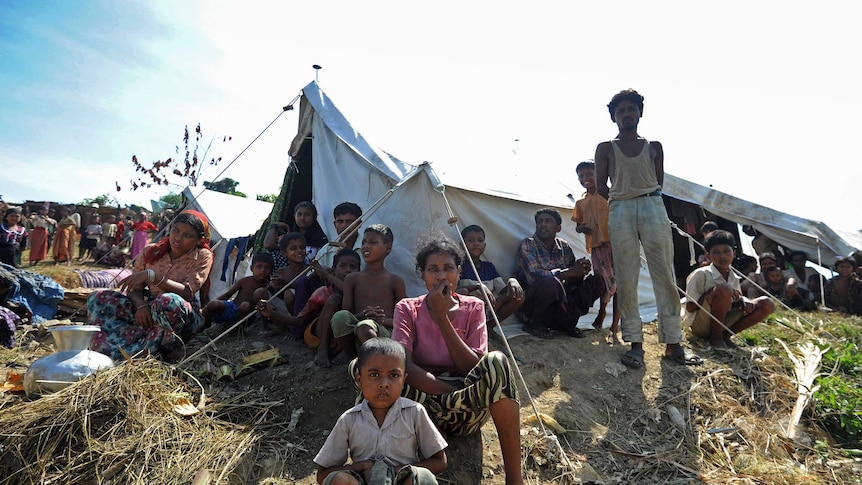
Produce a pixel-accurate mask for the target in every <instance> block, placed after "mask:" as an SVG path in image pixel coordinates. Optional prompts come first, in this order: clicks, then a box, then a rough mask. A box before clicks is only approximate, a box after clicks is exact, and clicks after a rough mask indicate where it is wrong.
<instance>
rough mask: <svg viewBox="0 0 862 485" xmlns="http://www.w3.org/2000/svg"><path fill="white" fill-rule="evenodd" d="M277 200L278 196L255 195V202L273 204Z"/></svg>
mask: <svg viewBox="0 0 862 485" xmlns="http://www.w3.org/2000/svg"><path fill="white" fill-rule="evenodd" d="M277 198H278V194H257V200H259V201H261V202H271V203H273V204H274V203H275V199H277Z"/></svg>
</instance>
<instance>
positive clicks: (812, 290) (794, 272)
mask: <svg viewBox="0 0 862 485" xmlns="http://www.w3.org/2000/svg"><path fill="white" fill-rule="evenodd" d="M779 259H780V258H779V257H778V256H777V255H775V254H773V253H771V252H764V253H761V254H760V256H759V258H758V262H759V266H760V270H759V271H753V272H749V273H747V274H748V279H747V280H746V281H744V282H743V285H742V286H743V291H744V292H745V294H746V295H748V296H749V297H750V298H755V297H758V296H770V297H772V298H775V299H776V300H778V301H780V302H781V303H782V304H784V305H785V306H787V307H789V308H792V309H798V310H803V311H812V310H816V309H817V303H818V302H822V303H823V304H824V305H825V306H826V307H827V308H829V309H831V310H834V311H838V312H841V313H844V314H847V315H862V280H860V278H859V273H858V271H857V263H856V259H855V258H853V257H851V256H845V257H841V258H838V259H837V260H836V261H835V263H834V265H833V267H832V269H833V271H835V273H836V275H835V276H833V277H832V278H829V279H826V280H825V281H823V277H822V276H821V275H820V273H818V272H817V271H816V270H815V269H814V268H812V267H810V266H806V262H807V261H808V256H807V255H806V254H805V252H804V251H791V252H790V253H789V255H788V257H787V261H788V266H789V268H788V269H783V268H782V266H781V264H780V262H779ZM744 274H745V273H744ZM821 281H822V284H821Z"/></svg>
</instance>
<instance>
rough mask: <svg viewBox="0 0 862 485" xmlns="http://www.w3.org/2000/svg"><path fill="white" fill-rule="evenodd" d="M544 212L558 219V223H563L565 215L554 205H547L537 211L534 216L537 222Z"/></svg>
mask: <svg viewBox="0 0 862 485" xmlns="http://www.w3.org/2000/svg"><path fill="white" fill-rule="evenodd" d="M542 214H548V215H549V216H551V217H553V218H554V220H555V221H557V225H558V226H559V225H561V224H562V223H563V216H561V215H560V212H559V211H558V210H557V209H554V208H553V207H545V208H544V209H539V210H537V211H536V215H534V216H533V220H534V221H535V222H539V216H540V215H542Z"/></svg>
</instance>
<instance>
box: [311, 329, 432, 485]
mask: <svg viewBox="0 0 862 485" xmlns="http://www.w3.org/2000/svg"><path fill="white" fill-rule="evenodd" d="M406 367H407V356H406V353H405V351H404V347H402V346H401V345H400V344H399V343H397V342H395V341H394V340H391V339H388V338H373V339H370V340H367V341H366V342H365V343H364V344H362V347H361V348H360V349H359V359H358V361H357V364H356V371H355V374H354V376H355V379H356V381H358V383H359V387H360V390H361V391H362V396H363V397H364V399H363V401H362V402H361V403H360V404H358V405H356V406H354V407H353V408H351V409H348V410H347V411H345V412H344V414H342V415H341V417H340V418H338V421H337V422H336V423H335V427H334V428H332V432H330V433H329V436H328V437H327V438H326V442H325V443H324V444H323V447H322V448H321V449H320V451H319V452H318V453H317V456H315V457H314V463H316V464H317V483H320V484H323V485H336V484H338V485H348V484H349V485H365V484H369V485H371V484H378V483H392V484H406V483H409V484H413V485H429V484H436V483H437V479H436V478H435V475H437V474H438V473H441V472H443V471H444V470H446V467H447V465H448V464H447V460H446V451H445V448H446V447H447V446H448V445H447V443H446V440H445V439H444V438H443V435H441V434H440V432H439V431H438V430H437V427H436V426H435V425H434V423H433V422H432V421H431V419H430V418H429V417H428V413H427V412H426V411H425V408H424V407H423V406H422V405H421V404H419V403H417V402H415V401H411V400H410V399H407V398H403V397H401V391H402V389H403V388H404V382H405V378H406V372H405V369H406ZM348 456H350V458H351V462H350V464H346V463H347V458H348Z"/></svg>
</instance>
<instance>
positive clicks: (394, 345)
mask: <svg viewBox="0 0 862 485" xmlns="http://www.w3.org/2000/svg"><path fill="white" fill-rule="evenodd" d="M373 355H394V356H395V357H398V358H399V359H400V360H401V363H402V364H404V367H405V368H406V367H407V352H405V351H404V347H403V346H402V345H401V344H400V343H398V342H396V341H395V340H392V339H391V338H384V337H374V338H370V339H368V340H366V341H365V342H364V343H363V344H362V347H359V356H358V357H357V359H356V372H360V371H362V366H364V365H365V362H366V361H368V359H369V357H371V356H373Z"/></svg>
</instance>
